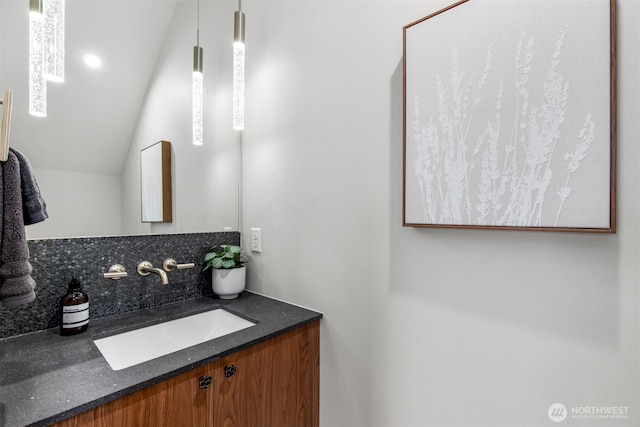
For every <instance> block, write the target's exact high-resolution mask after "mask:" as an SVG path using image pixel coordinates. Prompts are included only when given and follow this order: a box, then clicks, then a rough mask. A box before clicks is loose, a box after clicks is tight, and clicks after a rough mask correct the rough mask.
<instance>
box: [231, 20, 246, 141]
mask: <svg viewBox="0 0 640 427" xmlns="http://www.w3.org/2000/svg"><path fill="white" fill-rule="evenodd" d="M233 128H234V129H235V130H243V129H244V13H242V12H241V11H239V10H238V11H236V12H235V15H234V37H233Z"/></svg>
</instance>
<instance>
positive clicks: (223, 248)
mask: <svg viewBox="0 0 640 427" xmlns="http://www.w3.org/2000/svg"><path fill="white" fill-rule="evenodd" d="M245 262H247V261H246V259H244V257H243V256H242V249H241V248H240V246H235V245H216V246H213V247H211V248H210V249H209V250H207V252H206V253H205V255H204V267H203V268H202V269H203V270H207V269H209V268H240V267H244V263H245Z"/></svg>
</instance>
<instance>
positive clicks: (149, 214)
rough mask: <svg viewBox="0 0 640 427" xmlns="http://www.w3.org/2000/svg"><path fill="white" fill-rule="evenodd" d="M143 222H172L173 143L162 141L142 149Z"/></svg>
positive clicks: (141, 187)
mask: <svg viewBox="0 0 640 427" xmlns="http://www.w3.org/2000/svg"><path fill="white" fill-rule="evenodd" d="M140 194H141V201H142V202H141V206H142V222H172V221H173V211H172V205H173V197H172V189H171V143H170V142H169V141H160V142H157V143H155V144H153V145H150V146H149V147H146V148H144V149H142V150H141V151H140Z"/></svg>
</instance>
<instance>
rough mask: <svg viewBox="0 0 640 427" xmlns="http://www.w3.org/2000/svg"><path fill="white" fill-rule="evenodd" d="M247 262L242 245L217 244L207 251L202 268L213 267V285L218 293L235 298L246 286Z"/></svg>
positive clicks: (225, 297)
mask: <svg viewBox="0 0 640 427" xmlns="http://www.w3.org/2000/svg"><path fill="white" fill-rule="evenodd" d="M245 263H246V259H245V258H244V257H243V255H242V248H240V246H235V245H216V246H213V247H212V248H210V249H209V250H208V251H207V252H206V254H205V256H204V266H203V268H202V269H203V271H206V270H208V269H209V268H210V269H211V287H212V289H213V292H214V293H215V294H216V295H218V296H219V297H220V298H221V299H233V298H237V297H238V295H240V293H241V292H242V291H243V290H244V288H245V283H246V279H247V267H246V266H245V265H244V264H245Z"/></svg>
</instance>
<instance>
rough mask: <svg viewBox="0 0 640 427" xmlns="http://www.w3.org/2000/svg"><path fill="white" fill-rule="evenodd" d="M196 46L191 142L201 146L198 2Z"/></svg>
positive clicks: (200, 67)
mask: <svg viewBox="0 0 640 427" xmlns="http://www.w3.org/2000/svg"><path fill="white" fill-rule="evenodd" d="M196 41H197V43H196V46H194V47H193V82H192V102H193V105H192V109H193V110H192V134H193V135H192V136H193V139H192V142H193V145H202V93H203V81H202V80H203V75H202V54H203V50H202V47H200V0H198V23H197V30H196Z"/></svg>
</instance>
